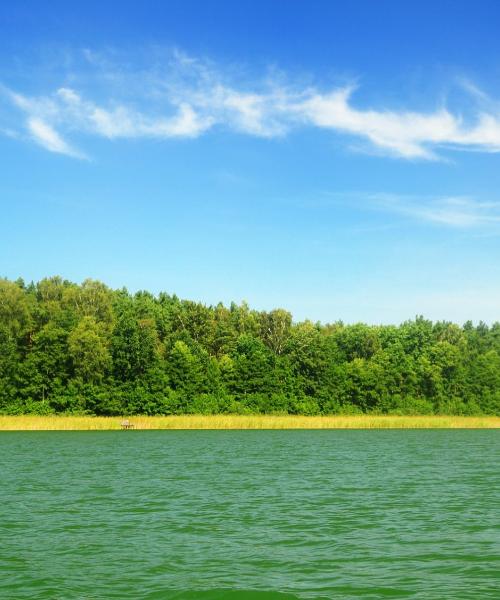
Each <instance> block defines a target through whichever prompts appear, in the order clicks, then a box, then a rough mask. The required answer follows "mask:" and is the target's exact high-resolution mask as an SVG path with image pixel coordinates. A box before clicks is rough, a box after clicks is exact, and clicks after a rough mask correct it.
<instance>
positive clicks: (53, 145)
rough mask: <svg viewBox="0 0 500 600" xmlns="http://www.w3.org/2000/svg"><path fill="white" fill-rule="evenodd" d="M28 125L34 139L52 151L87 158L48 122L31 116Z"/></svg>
mask: <svg viewBox="0 0 500 600" xmlns="http://www.w3.org/2000/svg"><path fill="white" fill-rule="evenodd" d="M27 127H28V130H29V132H30V133H31V136H32V138H33V140H34V141H35V142H36V143H37V144H40V146H43V147H44V148H45V149H46V150H50V152H58V153H59V154H67V155H68V156H73V157H75V158H85V155H84V154H82V153H81V152H79V151H77V150H75V149H74V148H72V147H71V146H70V144H68V143H67V142H66V141H65V140H63V139H62V137H61V136H60V135H59V134H58V133H57V131H55V129H53V128H52V127H51V126H50V125H49V124H48V123H45V121H43V120H42V119H39V118H37V117H30V118H29V119H28V121H27Z"/></svg>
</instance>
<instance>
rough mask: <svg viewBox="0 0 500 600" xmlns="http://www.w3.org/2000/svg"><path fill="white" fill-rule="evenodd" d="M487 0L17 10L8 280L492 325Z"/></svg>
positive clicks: (492, 126)
mask: <svg viewBox="0 0 500 600" xmlns="http://www.w3.org/2000/svg"><path fill="white" fill-rule="evenodd" d="M499 24H500V3H499V2H497V1H496V0H494V1H489V0H475V1H472V0H470V1H462V0H453V1H448V0H433V1H427V0H424V1H420V2H400V1H399V0H398V1H392V0H380V1H378V2H372V1H361V0H353V1H351V2H337V1H331V0H328V1H319V0H317V1H314V0H311V1H310V2H302V1H299V0H266V1H262V2H261V1H259V0H251V1H247V0H238V2H234V0H231V1H225V0H218V1H215V0H203V1H202V0H199V1H196V2H195V1H193V0H182V1H177V0H169V2H163V1H152V0H142V1H141V2H139V1H134V2H131V1H129V0H121V1H120V2H111V1H109V2H102V0H101V1H100V2H95V1H94V0H86V1H85V2H71V3H68V2H66V1H64V2H62V1H59V0H52V1H51V2H50V3H42V2H38V1H36V0H33V1H31V2H27V1H25V0H16V1H15V2H14V1H9V0H6V1H5V2H2V3H1V5H0V31H1V32H2V35H1V36H0V165H1V166H0V203H1V212H0V214H1V221H0V277H7V278H9V279H17V278H18V277H22V278H23V279H24V280H25V281H31V280H34V281H37V280H39V279H41V278H43V277H47V276H52V275H60V276H62V277H63V278H66V279H69V280H71V281H76V282H81V281H83V280H84V279H86V278H88V277H90V278H93V279H99V280H101V281H103V282H105V283H106V284H108V285H109V286H111V287H113V288H122V287H124V286H125V287H127V288H128V289H129V290H130V291H131V292H135V291H138V290H141V289H146V290H149V291H151V292H153V293H158V292H160V291H166V292H168V293H170V294H174V293H175V294H177V295H178V296H179V297H181V298H187V299H190V300H196V301H201V302H203V303H206V304H216V303H217V302H219V301H222V302H224V303H225V304H229V303H230V302H231V301H235V302H241V301H243V300H245V301H247V302H248V303H249V304H250V306H251V307H252V308H256V309H259V310H271V309H273V308H276V307H283V308H286V309H287V310H290V311H291V312H292V314H293V315H294V319H295V320H303V319H310V320H312V321H318V320H319V321H322V322H335V321H338V320H342V321H344V322H347V323H352V322H359V321H363V322H367V323H373V324H379V323H400V322H403V321H405V320H407V319H412V318H414V317H415V316H416V315H424V316H425V317H427V318H430V319H433V320H447V321H454V322H457V323H464V322H465V321H467V320H472V321H474V322H476V323H477V322H479V321H481V320H482V321H486V322H487V323H492V322H494V321H498V320H500V260H499V259H500V36H498V26H499Z"/></svg>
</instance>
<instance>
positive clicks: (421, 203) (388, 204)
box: [360, 194, 500, 229]
mask: <svg viewBox="0 0 500 600" xmlns="http://www.w3.org/2000/svg"><path fill="white" fill-rule="evenodd" d="M360 197H363V195H362V194H361V195H360ZM363 199H364V200H365V201H366V203H365V204H364V206H370V205H371V207H372V208H375V209H377V210H384V211H387V212H392V213H396V214H400V215H404V216H407V217H410V218H412V219H417V220H419V221H425V222H428V223H435V224H437V225H445V226H447V227H454V228H462V229H469V228H475V227H484V226H487V225H499V224H500V202H480V201H478V200H474V199H473V198H469V197H466V196H452V197H443V198H427V197H416V196H405V195H399V196H398V195H394V194H368V195H365V196H364V198H363Z"/></svg>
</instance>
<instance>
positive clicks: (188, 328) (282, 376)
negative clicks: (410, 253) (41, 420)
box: [0, 277, 500, 415]
mask: <svg viewBox="0 0 500 600" xmlns="http://www.w3.org/2000/svg"><path fill="white" fill-rule="evenodd" d="M0 412H1V413H9V414H19V413H37V414H47V413H53V412H67V413H68V412H69V413H86V414H100V415H118V414H180V413H228V412H234V413H292V414H331V413H357V412H365V413H394V414H431V413H440V414H500V323H494V324H493V325H491V326H488V325H486V324H485V323H479V324H478V325H477V326H475V325H474V324H473V323H471V322H468V323H465V325H464V326H463V327H459V326H458V325H456V324H453V323H449V322H436V323H433V322H431V321H428V320H426V319H424V318H423V317H417V318H415V319H414V320H411V321H407V322H405V323H402V324H401V325H399V326H394V325H385V326H380V325H377V326H374V325H366V324H363V323H358V324H354V325H344V324H343V323H342V322H336V323H332V324H324V325H322V324H320V323H312V322H310V321H304V322H300V323H296V322H294V321H293V320H292V316H291V314H290V313H289V312H287V311H286V310H283V309H281V308H279V309H275V310H272V311H270V312H266V311H256V310H252V309H250V308H249V306H248V305H247V304H246V303H242V304H241V305H237V304H235V303H232V304H231V305H230V306H229V307H226V306H224V305H222V304H218V305H216V306H205V305H203V304H201V303H197V302H192V301H189V300H180V299H179V298H177V296H175V295H169V294H166V293H161V294H159V295H158V296H154V295H152V294H150V293H148V292H144V291H142V292H138V293H136V294H130V293H129V292H128V291H127V290H125V289H122V290H112V289H110V288H109V287H107V286H106V285H105V284H103V283H101V282H99V281H94V280H91V279H88V280H86V281H84V282H83V283H82V284H81V285H77V284H75V283H72V282H69V281H65V280H63V279H62V278H60V277H51V278H47V279H43V280H42V281H40V282H38V283H36V284H35V283H31V284H29V285H26V284H25V283H24V282H23V281H22V280H20V279H19V280H17V281H15V282H14V281H9V280H7V279H0Z"/></svg>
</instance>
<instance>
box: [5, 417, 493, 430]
mask: <svg viewBox="0 0 500 600" xmlns="http://www.w3.org/2000/svg"><path fill="white" fill-rule="evenodd" d="M128 419H129V421H130V422H131V423H132V424H133V425H134V428H135V429H136V430H137V429H487V428H489V429H496V428H499V427H500V417H492V416H479V417H458V416H444V415H432V416H395V415H332V416H313V417H306V416H297V415H279V416H278V415H178V416H177V415H176V416H154V417H147V416H134V417H128ZM122 420H123V418H121V417H92V416H69V415H49V416H37V415H16V416H7V415H3V416H2V415H0V431H28V430H32V431H33V430H35V431H48V430H61V431H66V430H75V431H76V430H109V429H121V423H122Z"/></svg>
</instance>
